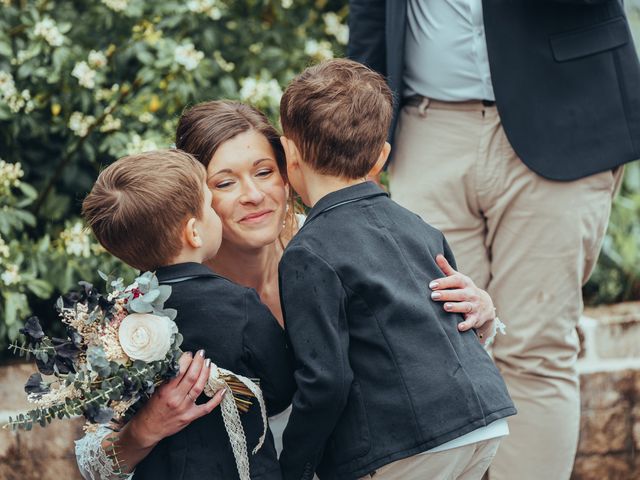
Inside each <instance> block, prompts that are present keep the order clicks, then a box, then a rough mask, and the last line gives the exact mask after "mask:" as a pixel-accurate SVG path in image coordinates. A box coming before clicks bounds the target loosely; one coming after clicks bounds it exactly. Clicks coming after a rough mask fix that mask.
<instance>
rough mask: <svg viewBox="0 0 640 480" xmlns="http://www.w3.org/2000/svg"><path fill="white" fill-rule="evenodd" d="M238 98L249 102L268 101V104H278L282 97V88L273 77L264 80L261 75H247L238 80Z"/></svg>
mask: <svg viewBox="0 0 640 480" xmlns="http://www.w3.org/2000/svg"><path fill="white" fill-rule="evenodd" d="M240 84H241V85H242V88H241V89H240V98H241V99H242V101H245V102H246V101H250V102H251V103H255V104H257V103H263V102H268V103H269V104H270V105H274V106H275V105H278V104H279V103H280V99H281V98H282V88H281V87H280V84H279V83H278V81H277V80H276V79H274V78H272V79H270V80H265V79H263V78H262V77H259V78H253V77H247V78H244V79H243V80H240Z"/></svg>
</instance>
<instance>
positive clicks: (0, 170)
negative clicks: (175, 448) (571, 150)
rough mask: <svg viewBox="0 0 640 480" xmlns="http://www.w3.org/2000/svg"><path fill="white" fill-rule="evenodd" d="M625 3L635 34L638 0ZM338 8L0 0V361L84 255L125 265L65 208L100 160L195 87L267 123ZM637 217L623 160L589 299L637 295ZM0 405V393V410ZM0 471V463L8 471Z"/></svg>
mask: <svg viewBox="0 0 640 480" xmlns="http://www.w3.org/2000/svg"><path fill="white" fill-rule="evenodd" d="M626 8H627V10H628V13H629V19H630V21H631V24H632V29H633V31H634V35H635V37H636V45H638V44H640V0H633V1H627V2H626ZM347 15H348V7H347V1H346V0H295V1H294V0H244V1H232V0H187V1H181V2H177V1H161V2H144V1H142V0H102V1H99V0H94V1H72V0H56V1H48V0H40V1H27V0H0V289H1V295H0V361H2V362H4V363H5V364H6V363H10V362H11V361H13V359H12V356H11V354H9V352H8V350H7V346H8V345H9V343H10V342H12V341H15V340H16V339H17V337H18V329H19V328H20V327H21V325H22V322H23V321H24V319H25V318H26V317H27V316H29V315H30V314H32V313H33V314H37V315H38V316H39V317H40V318H41V319H42V320H43V324H44V326H45V329H49V330H50V329H51V327H52V326H53V325H54V324H55V323H57V322H56V317H55V313H54V310H53V308H52V305H53V303H54V301H55V299H56V297H57V296H58V295H59V294H60V293H62V292H65V291H67V290H69V289H70V288H72V287H74V286H75V285H76V284H77V282H78V280H81V279H82V280H87V281H90V282H94V283H97V284H100V280H99V277H98V275H97V270H98V269H101V270H103V271H105V272H119V273H120V274H122V275H124V276H125V277H129V278H131V276H132V274H133V272H131V271H130V270H129V269H127V268H126V267H125V266H123V265H122V264H121V263H120V262H118V261H117V260H115V259H113V258H112V257H110V256H109V255H108V254H106V253H105V252H104V250H103V249H102V248H101V247H100V246H99V245H98V244H97V243H96V242H95V240H94V239H93V238H92V237H91V235H90V234H89V233H88V232H87V231H86V230H85V228H84V225H83V223H82V222H81V220H80V217H79V212H80V206H81V201H82V199H83V198H84V196H85V195H86V193H87V192H88V191H89V189H90V188H91V186H92V184H93V182H94V180H95V178H96V176H97V174H98V172H99V171H100V169H101V168H103V167H104V166H106V165H108V164H109V163H111V162H112V161H114V160H115V159H116V158H118V157H121V156H123V155H127V154H131V153H137V152H141V151H145V150H151V149H156V148H167V147H169V146H171V145H172V144H173V142H174V138H173V135H174V131H175V127H176V123H177V119H178V116H179V115H180V113H181V112H182V110H183V109H184V108H185V106H188V105H192V104H194V103H197V102H200V101H204V100H210V99H217V98H231V99H239V100H241V101H244V102H249V103H251V104H253V105H255V106H257V107H259V108H261V109H263V110H264V111H265V112H267V113H268V114H269V116H270V118H271V119H272V120H273V121H274V122H275V123H276V124H277V121H278V118H277V111H278V103H279V100H280V96H281V94H282V89H283V87H284V86H285V85H286V84H287V82H288V81H289V80H290V79H291V78H292V77H293V76H294V75H295V74H297V73H298V72H300V71H301V70H302V69H303V68H305V67H306V66H307V65H309V64H311V63H314V62H317V61H320V60H323V59H327V58H331V57H341V56H344V55H345V53H346V44H347V40H348V28H347V26H346V23H347V22H346V21H347ZM638 88H640V86H638ZM149 174H153V172H149ZM639 219H640V164H639V162H634V163H632V164H629V165H627V167H626V172H625V177H624V182H623V185H622V188H621V191H620V194H619V195H618V197H617V199H616V201H615V203H614V207H613V211H612V214H611V221H610V224H609V229H608V232H607V236H606V238H605V241H604V245H603V249H602V253H601V255H600V259H599V261H598V265H597V268H596V270H595V272H594V274H593V276H592V278H591V280H590V281H589V283H588V284H587V285H586V286H585V288H584V293H585V303H587V304H588V305H591V306H599V305H600V306H601V305H609V304H618V303H620V302H628V301H634V300H635V301H637V300H639V299H640V220H639ZM561 234H562V232H558V235H561ZM550 281H551V279H550ZM633 305H635V307H634V308H631V310H630V311H631V312H632V315H636V316H635V317H634V318H636V320H635V322H636V323H637V322H638V319H637V317H638V313H637V312H638V307H637V304H633ZM616 308H619V307H616ZM623 310H624V312H628V311H629V309H628V308H626V307H625V308H624V309H623ZM600 311H601V310H598V309H596V310H594V312H596V313H594V314H593V315H594V316H595V317H598V315H599V314H598V313H597V312H600ZM616 311H618V310H616ZM633 312H635V313H633ZM624 315H626V316H624V318H626V319H628V318H629V316H628V315H627V313H625V314H624ZM609 317H610V316H609ZM609 317H607V318H609ZM606 321H609V320H606ZM625 321H626V320H625ZM601 324H602V322H601V323H600V324H597V325H601ZM590 325H592V324H590ZM633 325H635V323H633ZM625 328H626V327H625ZM625 332H627V333H626V334H627V335H628V334H629V329H628V328H627V329H626V330H625ZM632 332H635V333H640V330H637V331H636V330H632ZM584 335H588V333H584V332H583V337H584ZM637 340H638V343H640V338H637ZM600 356H602V355H600ZM638 356H640V355H638ZM4 378H5V377H2V376H1V375H0V380H2V381H3V382H4V380H3V379H4ZM24 378H25V379H26V377H24ZM634 378H636V377H634ZM637 378H638V379H640V376H638V377H637ZM7 381H8V380H7ZM637 383H638V387H637V391H638V392H640V381H638V382H637ZM2 388H3V390H6V389H10V388H14V387H11V386H9V384H8V383H3V385H2ZM15 388H20V387H15ZM611 388H614V387H611ZM634 392H635V390H634ZM1 403H2V397H1V396H0V410H2V409H5V410H6V409H7V408H8V407H6V406H5V405H2V404H1ZM634 405H635V404H634ZM629 408H632V406H629ZM633 408H635V407H633ZM633 408H632V410H633ZM634 411H635V410H634ZM635 415H636V416H633V414H632V413H629V415H628V416H627V417H625V422H626V424H627V425H629V424H630V425H631V427H632V433H630V434H629V435H631V437H629V439H627V440H625V442H626V443H624V445H626V446H629V445H631V447H633V445H635V443H634V442H637V443H638V445H640V428H636V427H634V425H636V424H637V423H638V422H637V421H636V420H634V419H637V418H639V417H640V407H638V411H637V412H636V414H635ZM0 416H1V415H0ZM605 427H606V425H605ZM605 427H603V428H605ZM607 428H608V427H607ZM633 432H635V433H633ZM625 438H626V437H625ZM629 442H631V443H629ZM605 443H607V442H605ZM2 445H3V443H2V440H0V457H2V458H4V460H0V461H2V462H6V461H8V460H6V458H7V457H6V456H7V455H9V453H7V452H10V451H11V452H13V453H11V455H18V457H20V455H21V454H20V451H18V453H17V454H16V453H15V451H13V450H7V449H10V448H13V447H11V446H10V447H6V448H5V447H3V446H2ZM631 447H629V448H631ZM625 448H626V447H625ZM635 448H637V447H635ZM69 449H70V447H67V452H66V453H68V451H69ZM596 450H597V448H596ZM605 453H606V452H602V451H596V452H595V453H593V452H591V453H589V455H592V454H593V455H599V456H600V457H598V458H601V457H602V458H604V457H603V455H604V454H605ZM614 453H615V452H614ZM3 456H4V457H3ZM625 458H626V457H625ZM630 461H631V462H632V463H631V465H632V466H631V467H629V468H635V467H634V465H636V462H637V465H640V461H638V460H637V459H635V456H634V457H633V459H632V460H630ZM627 463H628V462H627ZM12 468H13V467H12ZM15 468H17V467H15ZM15 468H14V469H13V471H15ZM621 468H622V467H621ZM587 470H588V469H587ZM7 471H8V470H7ZM7 471H5V473H2V472H3V470H2V468H0V477H2V478H10V477H8V476H7V475H10V474H9V473H6V472H7ZM616 471H618V470H616ZM620 471H622V470H620ZM637 471H638V472H640V470H637ZM25 475H26V474H23V475H21V476H17V477H16V478H31V477H28V476H25ZM621 475H623V476H621V477H619V478H626V477H624V473H622V474H621ZM639 475H640V473H639ZM34 478H44V477H34ZM576 478H578V477H576ZM579 478H589V477H579ZM594 478H595V477H594ZM597 478H618V477H609V476H606V477H602V476H600V477H597ZM628 478H631V477H628ZM636 478H638V477H636Z"/></svg>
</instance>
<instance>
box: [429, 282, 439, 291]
mask: <svg viewBox="0 0 640 480" xmlns="http://www.w3.org/2000/svg"><path fill="white" fill-rule="evenodd" d="M438 285H440V284H439V283H438V282H436V281H433V282H431V283H430V284H429V288H430V289H431V290H433V289H434V288H438Z"/></svg>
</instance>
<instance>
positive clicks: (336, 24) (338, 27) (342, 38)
mask: <svg viewBox="0 0 640 480" xmlns="http://www.w3.org/2000/svg"><path fill="white" fill-rule="evenodd" d="M323 19H324V31H325V32H326V33H328V34H329V35H333V36H334V37H336V40H338V43H341V44H342V45H346V44H347V42H348V41H349V27H348V26H347V25H344V24H343V23H341V22H340V17H338V15H336V14H335V13H334V12H329V13H325V14H324V15H323Z"/></svg>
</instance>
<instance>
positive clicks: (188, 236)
mask: <svg viewBox="0 0 640 480" xmlns="http://www.w3.org/2000/svg"><path fill="white" fill-rule="evenodd" d="M183 237H184V240H185V242H186V243H187V245H189V246H190V247H191V248H200V247H202V237H201V236H200V234H199V233H198V229H197V228H196V219H195V218H193V217H191V218H190V219H189V220H188V221H187V224H186V225H185V226H184V230H183Z"/></svg>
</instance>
